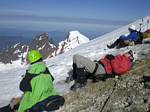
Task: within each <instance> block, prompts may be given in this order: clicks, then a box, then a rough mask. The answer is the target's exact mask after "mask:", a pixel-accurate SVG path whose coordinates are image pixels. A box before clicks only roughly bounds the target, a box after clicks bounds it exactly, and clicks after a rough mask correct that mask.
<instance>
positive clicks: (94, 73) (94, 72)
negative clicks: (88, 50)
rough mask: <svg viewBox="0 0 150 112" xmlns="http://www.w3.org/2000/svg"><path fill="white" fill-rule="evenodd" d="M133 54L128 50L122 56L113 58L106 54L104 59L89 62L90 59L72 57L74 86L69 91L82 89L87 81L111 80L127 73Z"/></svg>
mask: <svg viewBox="0 0 150 112" xmlns="http://www.w3.org/2000/svg"><path fill="white" fill-rule="evenodd" d="M133 59H134V57H133V52H132V51H131V50H130V51H128V52H126V53H124V54H122V55H121V54H118V55H116V56H113V55H112V54H107V55H106V56H105V57H104V58H102V59H100V60H98V61H91V60H90V59H88V58H86V57H83V56H81V55H78V54H75V55H74V56H73V75H72V77H73V80H74V82H75V83H74V84H73V85H72V86H71V88H70V89H71V90H76V89H77V88H81V87H84V86H85V85H86V82H87V79H92V80H93V82H97V81H99V80H103V81H104V80H106V78H113V77H115V75H121V74H124V73H125V72H127V71H129V70H130V69H131V66H132V62H133Z"/></svg>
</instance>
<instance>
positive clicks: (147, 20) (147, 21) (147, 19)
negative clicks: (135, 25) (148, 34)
mask: <svg viewBox="0 0 150 112" xmlns="http://www.w3.org/2000/svg"><path fill="white" fill-rule="evenodd" d="M148 27H149V19H147V30H148Z"/></svg>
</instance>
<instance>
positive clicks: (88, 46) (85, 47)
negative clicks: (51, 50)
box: [0, 17, 150, 106]
mask: <svg viewBox="0 0 150 112" xmlns="http://www.w3.org/2000/svg"><path fill="white" fill-rule="evenodd" d="M147 19H150V17H145V18H144V19H143V20H144V21H143V26H144V27H143V28H142V29H143V30H144V29H145V28H146V20H147ZM140 22H141V20H138V21H136V22H134V23H132V24H135V25H136V27H137V28H138V27H139V23H140ZM128 26H129V25H127V26H124V27H122V28H120V29H117V30H115V31H113V32H110V33H108V34H105V35H103V36H101V37H98V38H96V39H94V40H91V41H90V42H88V43H85V44H82V45H80V46H79V47H76V48H74V49H72V50H70V51H68V52H65V53H63V54H61V55H58V56H56V57H53V58H50V59H47V60H45V62H46V64H47V66H48V68H49V70H50V71H51V73H52V75H53V76H54V77H55V81H54V85H55V87H56V89H57V90H58V91H59V92H60V93H61V94H65V93H67V92H69V87H70V86H71V83H70V84H66V83H64V80H65V78H66V77H67V76H68V75H67V72H68V71H69V70H70V69H72V57H73V55H74V54H76V53H78V54H80V55H83V56H86V57H89V58H90V59H91V60H95V59H99V58H101V57H103V56H104V55H105V54H107V53H112V54H118V53H124V52H126V51H127V50H129V49H132V50H133V51H134V52H135V57H137V53H138V52H142V50H147V49H148V48H149V47H150V45H148V44H147V45H144V44H143V45H137V46H132V47H126V48H122V49H118V50H116V49H107V47H106V45H107V44H109V43H111V42H113V41H114V40H115V39H116V38H118V37H119V36H120V35H123V34H127V33H128V30H127V29H128ZM0 66H1V65H0ZM8 66H9V67H8ZM7 67H8V68H9V69H7ZM26 68H27V66H26V65H24V66H22V67H20V66H19V67H18V66H15V65H12V68H10V65H6V68H3V69H2V70H0V77H1V78H0V96H1V97H0V106H3V105H5V104H7V103H8V101H9V100H10V99H11V98H12V97H13V96H17V95H21V94H22V93H21V92H20V91H19V82H20V80H21V75H23V74H24V73H25V70H26Z"/></svg>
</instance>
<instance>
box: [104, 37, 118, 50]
mask: <svg viewBox="0 0 150 112" xmlns="http://www.w3.org/2000/svg"><path fill="white" fill-rule="evenodd" d="M120 42H121V39H117V40H116V41H115V42H114V43H113V44H111V45H107V47H108V48H109V49H112V48H114V47H116V46H117V45H118V44H119V43H120Z"/></svg>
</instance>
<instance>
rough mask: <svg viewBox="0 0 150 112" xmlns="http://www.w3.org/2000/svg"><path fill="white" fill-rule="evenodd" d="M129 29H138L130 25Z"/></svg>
mask: <svg viewBox="0 0 150 112" xmlns="http://www.w3.org/2000/svg"><path fill="white" fill-rule="evenodd" d="M128 29H130V30H136V27H135V25H130V26H129V28H128Z"/></svg>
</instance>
